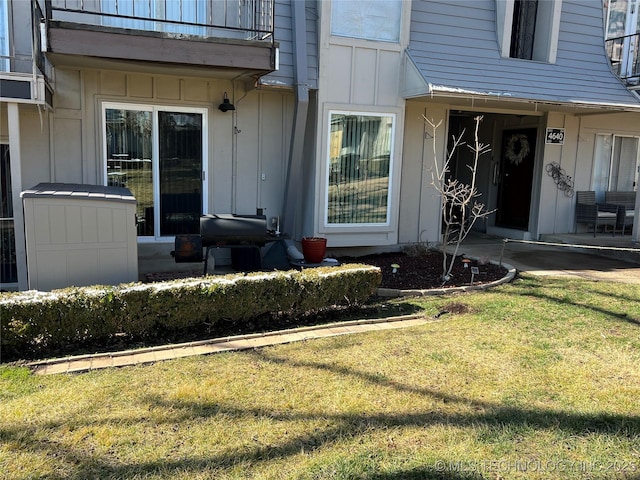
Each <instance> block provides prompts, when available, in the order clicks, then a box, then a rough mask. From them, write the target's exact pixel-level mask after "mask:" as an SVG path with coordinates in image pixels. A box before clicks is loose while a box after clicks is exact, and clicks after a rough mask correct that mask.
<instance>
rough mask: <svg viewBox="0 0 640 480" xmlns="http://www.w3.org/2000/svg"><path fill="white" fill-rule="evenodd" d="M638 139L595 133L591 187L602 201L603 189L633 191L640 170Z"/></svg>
mask: <svg viewBox="0 0 640 480" xmlns="http://www.w3.org/2000/svg"><path fill="white" fill-rule="evenodd" d="M639 147H640V138H638V137H623V136H618V135H598V136H597V137H596V151H595V157H594V169H593V180H592V185H591V188H592V189H593V190H595V192H596V199H597V200H598V201H601V202H603V201H604V192H606V191H612V192H623V191H635V190H637V188H638V171H639V169H640V148H639Z"/></svg>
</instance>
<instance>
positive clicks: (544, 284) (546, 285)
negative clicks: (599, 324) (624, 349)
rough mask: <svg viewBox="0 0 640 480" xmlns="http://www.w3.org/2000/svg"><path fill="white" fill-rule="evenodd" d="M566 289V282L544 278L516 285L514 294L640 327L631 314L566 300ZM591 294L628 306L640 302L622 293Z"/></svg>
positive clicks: (602, 292) (636, 319)
mask: <svg viewBox="0 0 640 480" xmlns="http://www.w3.org/2000/svg"><path fill="white" fill-rule="evenodd" d="M556 283H557V284H558V285H557V289H556V290H554V286H555V284H556ZM532 287H533V288H536V289H547V290H551V291H554V293H555V292H557V293H558V296H554V295H551V294H548V293H542V292H541V291H540V290H532ZM583 288H584V287H583ZM565 289H566V282H565V281H561V280H553V279H549V278H545V279H544V280H543V279H542V278H536V279H532V278H527V280H526V281H523V282H522V283H520V284H517V285H515V284H514V290H513V293H514V294H516V295H520V296H522V297H535V298H539V299H541V300H547V301H549V302H553V303H556V304H558V305H561V306H565V305H573V306H575V307H580V308H586V309H589V310H592V311H594V312H597V313H601V314H604V315H607V316H608V317H612V318H615V319H617V320H620V321H623V322H627V323H631V324H633V325H638V326H640V318H635V317H633V316H631V315H630V314H629V313H626V312H615V311H613V310H607V309H606V308H603V307H601V306H600V305H598V304H597V303H579V302H577V301H570V300H568V299H567V298H566V295H565ZM589 293H591V294H593V295H596V296H600V297H606V298H607V299H610V298H612V297H613V298H616V299H618V300H621V301H623V302H625V304H626V305H631V306H633V305H637V302H638V297H630V296H628V295H621V294H620V293H610V292H608V291H600V290H598V289H596V288H590V289H589Z"/></svg>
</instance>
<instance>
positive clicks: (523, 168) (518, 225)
mask: <svg viewBox="0 0 640 480" xmlns="http://www.w3.org/2000/svg"><path fill="white" fill-rule="evenodd" d="M537 133H538V130H537V129H536V128H524V129H518V130H505V131H504V133H503V134H502V158H501V161H500V184H499V186H498V205H497V206H498V211H497V212H496V225H497V226H499V227H505V228H514V229H518V230H527V229H528V228H529V211H530V209H531V190H532V187H533V165H534V160H535V148H536V138H537Z"/></svg>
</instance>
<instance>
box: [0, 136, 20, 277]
mask: <svg viewBox="0 0 640 480" xmlns="http://www.w3.org/2000/svg"><path fill="white" fill-rule="evenodd" d="M17 281H18V269H17V267H16V238H15V233H14V222H13V190H12V188H11V161H10V157H9V145H6V144H0V283H16V282H17Z"/></svg>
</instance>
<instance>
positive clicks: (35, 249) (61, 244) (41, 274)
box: [20, 183, 138, 291]
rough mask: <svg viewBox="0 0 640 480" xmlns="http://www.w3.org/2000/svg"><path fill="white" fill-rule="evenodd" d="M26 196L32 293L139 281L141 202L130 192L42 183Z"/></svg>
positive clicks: (23, 193) (26, 221)
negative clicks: (138, 210) (138, 215)
mask: <svg viewBox="0 0 640 480" xmlns="http://www.w3.org/2000/svg"><path fill="white" fill-rule="evenodd" d="M20 196H21V197H22V202H23V206H24V221H25V236H26V247H27V275H28V284H29V288H30V289H33V290H45V291H46V290H52V289H56V288H64V287H68V286H72V285H73V286H86V285H96V284H102V285H116V284H119V283H126V282H134V281H137V280H138V246H137V238H136V199H135V198H134V196H133V195H132V194H131V192H130V191H129V190H128V189H126V188H123V187H106V186H103V185H81V184H68V183H40V184H38V185H36V186H35V187H33V188H31V189H29V190H25V191H23V192H22V193H21V194H20Z"/></svg>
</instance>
